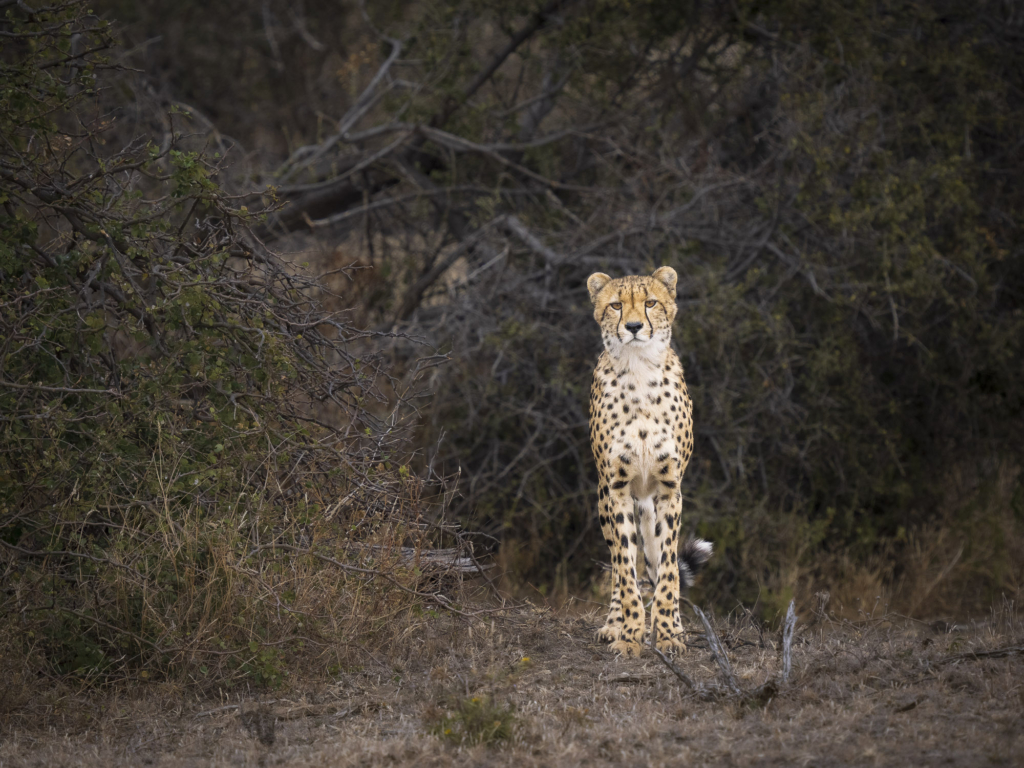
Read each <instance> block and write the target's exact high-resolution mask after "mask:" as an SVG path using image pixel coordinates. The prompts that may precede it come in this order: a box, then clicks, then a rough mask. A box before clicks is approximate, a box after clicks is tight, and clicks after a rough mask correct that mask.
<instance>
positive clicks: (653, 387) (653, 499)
mask: <svg viewBox="0 0 1024 768" xmlns="http://www.w3.org/2000/svg"><path fill="white" fill-rule="evenodd" d="M587 289H588V290H589V291H590V299H591V301H593V302H594V319H595V320H597V322H598V324H599V325H600V326H601V336H602V338H603V340H604V352H602V353H601V357H600V358H599V359H598V361H597V367H596V368H595V369H594V384H593V386H592V387H591V390H590V445H591V448H592V449H593V451H594V458H595V459H596V460H597V468H598V474H599V477H600V481H599V486H598V493H597V495H598V515H599V517H600V520H601V531H602V533H603V534H604V539H605V543H606V544H608V547H609V549H610V550H611V559H612V584H613V587H612V602H611V610H609V612H608V619H607V620H606V621H605V624H604V626H603V627H602V628H601V629H600V630H598V633H597V635H598V637H599V638H600V639H601V640H604V641H605V642H609V643H611V648H612V650H613V651H615V652H616V653H620V654H623V655H625V656H638V655H639V654H640V646H641V642H642V640H643V637H644V629H645V623H646V620H645V615H644V614H645V610H644V603H643V597H642V595H641V592H640V587H639V584H638V582H637V572H636V564H637V542H638V539H639V540H640V541H642V543H643V552H644V560H645V562H646V563H647V575H648V577H649V578H650V580H651V582H652V583H653V584H654V603H653V605H652V614H651V629H652V631H654V630H656V632H657V644H658V648H659V649H660V650H662V651H665V652H669V651H674V650H683V649H685V648H686V644H685V642H684V637H685V635H684V632H683V626H682V622H681V621H680V618H679V592H680V589H681V588H688V587H690V586H691V585H692V584H693V579H694V577H695V576H696V574H697V572H698V571H699V570H700V568H701V566H703V565H704V563H706V562H707V560H708V558H710V557H711V550H712V547H711V543H710V542H707V541H704V540H703V539H690V540H689V541H687V542H686V543H685V544H684V545H683V547H682V549H681V550H680V547H679V529H680V525H681V522H680V516H681V512H682V506H683V500H682V493H681V491H680V482H681V481H682V478H683V472H684V471H685V470H686V465H687V462H689V460H690V454H691V453H692V452H693V418H692V414H693V403H692V402H691V400H690V396H689V394H688V393H687V391H686V382H685V381H684V380H683V367H682V365H681V364H680V362H679V358H678V356H677V355H676V353H675V352H673V351H672V348H671V346H670V344H671V339H672V321H673V320H674V319H675V316H676V273H675V270H674V269H672V268H671V267H662V268H661V269H658V270H656V271H655V272H654V274H653V275H651V276H650V277H641V276H630V277H623V278H619V279H618V280H613V279H612V278H610V277H609V276H608V275H605V274H603V273H600V272H598V273H596V274H593V275H591V276H590V278H589V279H588V280H587Z"/></svg>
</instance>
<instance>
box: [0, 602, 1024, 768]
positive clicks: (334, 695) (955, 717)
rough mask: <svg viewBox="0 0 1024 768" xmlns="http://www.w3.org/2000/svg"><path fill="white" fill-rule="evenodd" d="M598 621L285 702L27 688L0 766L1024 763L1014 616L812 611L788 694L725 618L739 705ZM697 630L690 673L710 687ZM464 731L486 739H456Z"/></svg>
mask: <svg viewBox="0 0 1024 768" xmlns="http://www.w3.org/2000/svg"><path fill="white" fill-rule="evenodd" d="M445 621H447V620H446V619H441V620H439V625H440V624H443V623H444V622H445ZM599 622H600V615H599V613H598V612H597V610H596V609H595V610H594V611H592V612H589V613H578V612H576V613H573V612H572V611H559V612H553V611H549V610H546V609H544V610H542V609H530V610H518V611H516V612H515V613H514V614H512V615H510V616H506V617H504V618H498V619H495V620H494V621H493V622H492V621H491V620H489V619H488V620H484V621H478V622H476V623H474V624H472V625H469V624H466V623H461V624H454V623H450V624H448V625H446V626H445V627H444V628H440V627H439V630H438V632H437V633H436V634H435V635H431V636H414V637H411V638H410V640H409V645H408V653H407V655H406V656H405V657H404V658H403V659H400V660H391V661H389V662H388V664H387V665H385V664H382V663H378V662H375V661H374V660H373V658H372V655H368V656H367V664H366V665H365V666H364V667H363V668H362V669H355V670H350V671H349V672H347V673H342V674H340V675H338V676H337V678H336V680H335V682H333V683H332V684H329V685H328V684H324V683H323V682H319V683H310V684H309V685H308V686H307V687H306V688H303V687H302V686H301V685H298V684H295V683H293V684H292V686H291V687H290V689H289V693H287V694H281V693H279V694H276V695H275V694H264V695H256V694H252V695H248V696H238V695H237V694H236V695H234V696H233V697H232V698H228V697H223V698H220V699H217V698H213V699H196V698H194V697H192V698H190V697H187V696H185V695H184V694H183V693H181V692H180V690H177V689H175V688H173V687H171V686H169V685H168V684H157V683H151V684H148V685H146V686H143V687H142V688H141V689H136V690H135V691H134V692H132V693H124V692H121V693H110V692H108V693H106V694H103V695H99V694H96V693H92V694H88V695H86V694H72V693H68V692H67V691H64V692H63V693H61V692H59V691H56V690H49V689H47V690H44V691H42V692H32V691H30V692H29V693H27V694H25V695H24V697H23V699H22V700H21V701H20V702H19V703H18V705H17V706H13V707H12V706H10V702H8V706H7V707H6V708H5V709H6V712H5V713H4V714H3V715H2V720H0V728H2V730H0V739H2V741H0V766H8V765H10V766H14V765H25V766H59V765H69V766H70V765H76V766H79V765H80V766H104V768H111V767H112V766H120V765H131V766H138V765H153V766H186V765H188V766H191V765H241V766H247V765H258V766H265V765H289V766H305V765H316V766H321V765H322V766H356V765H358V766H364V765H389V766H391V765H397V766H413V765H417V766H418V765H494V766H516V768H525V767H526V766H570V765H587V766H590V765H598V766H600V765H627V764H629V765H652V766H658V765H687V766H689V765H738V766H755V765H806V766H815V765H822V766H825V765H905V766H919V765H953V766H975V765H987V764H994V765H1024V655H1022V653H1024V631H1022V625H1021V622H1020V620H1019V619H1017V617H1016V614H1015V613H1014V610H1013V607H1012V606H1004V607H1003V609H1002V610H1001V611H994V612H992V613H991V614H990V615H989V616H988V617H987V618H986V620H984V621H980V622H970V623H966V624H964V625H961V626H950V625H946V624H943V623H937V624H925V623H922V622H916V621H910V620H905V619H901V618H898V617H892V616H887V617H884V618H876V619H870V618H865V619H864V620H863V621H860V622H846V621H837V620H834V619H830V618H828V617H824V616H819V617H818V618H817V619H815V618H814V617H813V616H808V617H802V619H801V624H800V626H799V627H798V629H797V632H796V640H795V642H794V645H793V674H792V677H791V679H790V681H789V683H788V684H780V685H779V687H778V690H777V691H774V692H773V691H772V690H771V687H770V686H769V687H768V688H767V689H765V688H762V689H761V692H760V694H753V693H751V692H752V691H755V690H756V689H757V688H758V687H759V686H762V685H763V684H764V683H765V682H767V681H769V680H773V679H776V678H777V676H778V674H779V667H780V658H779V634H778V633H763V634H762V633H761V632H760V631H758V629H757V628H756V627H755V626H754V625H753V624H752V623H750V622H749V621H747V620H745V619H743V618H737V617H731V618H725V619H718V620H716V621H715V626H716V628H717V630H718V633H719V634H720V635H721V637H722V639H723V640H724V641H725V644H726V646H727V647H728V648H729V656H730V658H731V661H732V665H733V670H734V672H735V675H736V678H737V681H738V683H739V685H740V686H741V688H742V689H743V691H744V692H743V694H742V695H740V696H737V695H735V694H732V695H724V694H723V695H720V696H717V697H713V698H711V699H707V698H702V697H700V696H699V695H696V694H694V693H692V692H691V691H689V690H688V689H687V688H686V687H685V686H684V685H683V684H682V683H681V682H680V681H679V680H678V678H677V677H676V676H675V675H673V674H672V673H671V672H670V671H669V670H668V669H667V668H666V667H665V666H664V665H663V664H662V662H661V661H660V660H659V659H657V658H656V657H655V656H654V655H653V653H652V652H651V651H650V650H649V649H645V651H644V654H643V655H642V656H641V657H640V658H639V659H633V660H625V659H616V658H614V657H612V656H611V655H610V654H609V652H608V651H607V649H606V647H605V646H603V645H601V644H599V643H597V642H595V641H594V639H593V637H594V629H595V628H596V626H597V625H598V624H599ZM691 628H692V629H693V630H694V632H695V634H694V635H693V636H692V638H691V649H690V650H689V652H688V653H687V654H686V655H684V656H682V657H681V658H679V659H677V663H678V666H679V667H680V669H682V670H683V671H684V672H685V673H686V674H688V675H689V676H690V677H691V678H693V679H694V680H695V681H697V682H698V683H702V684H705V685H709V686H715V685H716V684H718V683H720V682H721V677H720V671H719V669H718V666H717V665H716V663H715V661H714V659H713V658H712V657H711V655H710V652H709V650H708V645H707V642H706V640H705V639H704V638H703V637H702V636H701V635H700V634H698V631H699V629H700V627H699V625H698V624H696V623H694V624H692V625H691ZM240 701H242V704H241V705H239V702H240ZM446 731H449V733H448V734H447V735H445V732H446ZM467 734H468V736H469V737H476V738H479V739H481V740H483V741H484V743H478V744H469V743H459V741H460V739H461V738H462V737H463V736H466V735H467Z"/></svg>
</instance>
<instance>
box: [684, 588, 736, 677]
mask: <svg viewBox="0 0 1024 768" xmlns="http://www.w3.org/2000/svg"><path fill="white" fill-rule="evenodd" d="M681 600H683V601H684V602H685V603H686V604H687V605H689V606H690V608H692V609H693V612H694V613H695V614H697V618H698V619H700V622H701V624H703V625H704V634H705V637H706V638H707V641H708V645H710V646H711V653H712V654H713V655H714V657H715V661H716V662H718V669H719V670H720V671H721V673H722V678H723V679H724V680H725V684H726V686H727V687H728V688H729V690H730V691H732V692H733V693H734V694H736V695H737V696H740V695H742V694H743V690H742V689H741V688H740V686H739V683H737V682H736V676H735V675H734V674H733V672H732V664H730V663H729V655H728V654H727V653H726V652H725V646H723V645H722V641H721V640H720V639H719V638H718V634H717V633H716V632H715V630H714V629H713V628H712V627H711V622H710V621H708V617H707V616H705V615H704V611H702V610H701V609H700V608H698V607H697V606H696V605H694V604H693V603H691V602H690V601H689V600H688V599H687V598H685V597H684V598H681Z"/></svg>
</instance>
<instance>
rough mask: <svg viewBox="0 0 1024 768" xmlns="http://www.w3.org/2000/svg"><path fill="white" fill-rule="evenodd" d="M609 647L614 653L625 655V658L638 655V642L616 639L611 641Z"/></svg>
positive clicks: (632, 657)
mask: <svg viewBox="0 0 1024 768" xmlns="http://www.w3.org/2000/svg"><path fill="white" fill-rule="evenodd" d="M611 649H612V651H613V652H614V653H617V654H619V655H620V656H625V657H626V658H627V659H635V658H636V657H637V656H639V655H640V643H634V642H630V641H629V640H616V641H615V642H614V643H612V645H611Z"/></svg>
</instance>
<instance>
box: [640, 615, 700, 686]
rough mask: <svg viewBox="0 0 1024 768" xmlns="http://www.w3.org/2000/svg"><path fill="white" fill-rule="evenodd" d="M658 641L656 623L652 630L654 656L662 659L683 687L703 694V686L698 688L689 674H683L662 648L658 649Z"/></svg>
mask: <svg viewBox="0 0 1024 768" xmlns="http://www.w3.org/2000/svg"><path fill="white" fill-rule="evenodd" d="M657 641H658V625H657V624H656V623H655V624H654V625H652V629H651V650H652V651H654V655H655V656H657V657H658V658H659V659H661V663H662V664H664V665H665V666H666V667H668V668H669V670H671V672H672V674H673V675H675V676H676V677H678V678H679V680H680V681H681V682H682V684H683V685H685V686H686V687H687V688H689V689H690V690H691V691H694V692H695V693H701V692H703V691H704V688H703V686H698V685H697V684H696V683H695V682H693V680H692V679H691V678H690V676H689V675H688V674H686V673H685V672H683V670H681V669H679V667H677V666H676V665H675V664H673V663H672V661H671V660H670V659H669V657H668V656H666V655H665V654H664V653H663V652H662V650H661V649H660V648H658V643H657Z"/></svg>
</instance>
